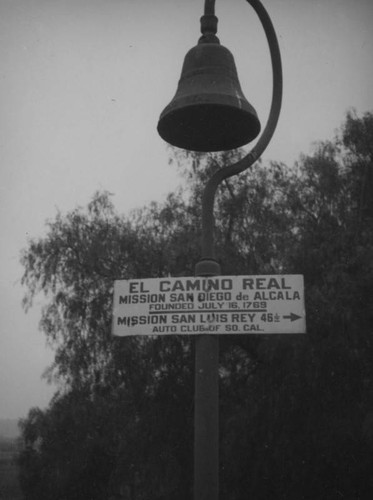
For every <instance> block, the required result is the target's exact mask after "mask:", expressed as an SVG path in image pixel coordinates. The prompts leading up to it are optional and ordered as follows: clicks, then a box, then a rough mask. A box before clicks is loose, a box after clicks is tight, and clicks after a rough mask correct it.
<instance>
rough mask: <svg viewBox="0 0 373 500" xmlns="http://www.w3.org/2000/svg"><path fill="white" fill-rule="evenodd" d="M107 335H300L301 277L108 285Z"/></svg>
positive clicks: (302, 330) (302, 309) (302, 315)
mask: <svg viewBox="0 0 373 500" xmlns="http://www.w3.org/2000/svg"><path fill="white" fill-rule="evenodd" d="M112 330H113V334H114V335H117V336H126V335H167V334H174V335H175V334H179V335H180V334H185V335H193V334H206V333H207V334H229V333H233V334H239V333H240V334H250V333H251V334H261V333H262V334H264V333H305V331H306V321H305V306H304V284H303V276H302V275H262V276H218V277H211V278H204V277H196V278H193V277H190V278H150V279H143V280H117V281H115V283H114V314H113V328H112Z"/></svg>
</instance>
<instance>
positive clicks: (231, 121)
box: [157, 43, 260, 152]
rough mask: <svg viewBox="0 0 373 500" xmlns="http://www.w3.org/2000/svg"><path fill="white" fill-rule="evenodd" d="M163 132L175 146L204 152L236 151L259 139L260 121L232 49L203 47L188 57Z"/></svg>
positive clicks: (162, 118)
mask: <svg viewBox="0 0 373 500" xmlns="http://www.w3.org/2000/svg"><path fill="white" fill-rule="evenodd" d="M157 128H158V132H159V135H160V136H161V137H162V138H163V139H164V140H165V141H166V142H168V143H170V144H172V145H173V146H177V147H179V148H184V149H188V150H192V151H201V152H209V151H225V150H228V149H235V148H238V147H240V146H243V145H244V144H247V143H249V142H250V141H252V140H253V139H255V137H257V135H258V134H259V132H260V122H259V119H258V116H257V114H256V111H255V109H254V108H253V107H252V106H251V104H249V102H248V101H247V100H246V98H245V96H244V95H243V93H242V90H241V86H240V83H239V80H238V75H237V70H236V65H235V62H234V58H233V55H232V53H231V52H230V51H229V50H228V49H227V48H226V47H223V46H222V45H220V44H219V43H199V44H198V45H196V46H195V47H193V48H192V49H191V50H190V51H189V52H188V53H187V55H186V56H185V60H184V64H183V68H182V72H181V77H180V80H179V84H178V88H177V91H176V94H175V97H174V98H173V99H172V101H171V102H170V104H169V105H168V106H167V107H166V108H165V109H164V110H163V112H162V114H161V116H160V119H159V122H158V127H157Z"/></svg>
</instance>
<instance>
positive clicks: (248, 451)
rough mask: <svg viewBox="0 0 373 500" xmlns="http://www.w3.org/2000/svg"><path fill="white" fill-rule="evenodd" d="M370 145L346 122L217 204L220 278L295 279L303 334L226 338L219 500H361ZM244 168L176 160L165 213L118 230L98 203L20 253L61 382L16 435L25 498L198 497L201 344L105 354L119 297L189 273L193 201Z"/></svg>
mask: <svg viewBox="0 0 373 500" xmlns="http://www.w3.org/2000/svg"><path fill="white" fill-rule="evenodd" d="M372 144H373V114H372V113H365V114H364V115H363V116H362V117H358V116H357V115H356V114H355V113H353V112H350V113H349V114H347V116H346V120H345V122H344V124H343V126H342V128H341V129H340V131H339V133H338V134H337V136H336V138H335V139H334V140H333V141H326V142H323V143H320V144H318V145H317V146H316V147H315V150H314V152H313V154H312V155H309V156H304V155H303V156H301V157H300V159H299V161H298V162H297V163H296V164H295V165H294V166H292V167H291V168H289V167H287V166H286V165H283V164H279V163H276V162H272V163H270V164H269V165H264V164H263V163H261V162H257V163H256V164H255V165H254V166H253V168H252V169H251V170H249V171H248V172H246V173H245V174H242V175H241V176H239V177H238V178H233V179H232V180H228V181H226V182H224V183H223V184H222V185H221V186H220V188H219V190H218V193H217V199H216V231H215V235H216V250H217V255H218V258H219V260H220V261H221V265H222V270H223V273H224V274H266V273H290V274H293V273H294V274H295V273H297V274H298V273H301V274H304V276H305V288H306V310H307V329H308V333H307V335H306V336H280V337H276V336H265V335H262V336H252V335H247V336H243V335H230V336H228V335H226V336H221V337H220V351H221V353H220V381H221V383H220V406H221V408H220V426H221V447H220V448H221V457H220V461H221V474H220V483H221V496H222V498H226V499H229V500H242V499H244V498H256V499H268V498H276V499H281V498H284V499H285V498H286V499H288V500H289V499H294V500H295V499H297V500H299V499H302V498H303V499H309V500H311V499H315V498H318V499H322V498H325V499H328V500H329V499H338V498H349V499H353V498H354V499H355V498H356V499H364V498H370V497H371V494H372V492H373V484H372V480H371V470H372V465H373V463H372V462H373V399H372V394H373V392H372V391H373V367H372V362H371V360H372V359H373V358H372V355H373V342H372V326H373V308H372V297H373V228H372V221H373V194H372V193H373V149H372ZM242 154H243V153H242V152H241V151H233V152H224V153H219V154H207V155H204V156H200V155H196V154H182V153H180V152H179V153H177V154H176V153H175V155H174V157H173V160H172V161H173V162H174V163H175V164H176V166H178V167H179V168H180V169H181V170H182V173H183V175H184V178H185V185H184V187H183V189H182V190H181V189H180V191H178V192H176V193H173V194H170V195H169V196H168V198H167V199H166V201H165V202H164V203H161V204H156V203H152V204H150V205H149V206H147V207H145V208H143V209H141V210H137V211H135V212H133V213H131V214H130V215H127V216H122V215H118V214H117V213H116V211H115V209H114V207H113V205H112V203H111V201H110V196H109V194H108V193H97V194H96V195H95V196H94V197H93V200H92V201H91V203H90V204H89V205H88V206H87V208H77V209H75V210H73V211H72V212H70V213H68V214H66V215H62V214H58V215H57V216H56V218H55V220H53V221H50V222H49V223H48V232H47V235H46V236H45V237H42V238H39V239H35V240H32V241H30V243H29V246H28V248H27V249H26V250H25V251H24V252H23V255H22V262H23V265H24V268H25V273H24V277H23V282H24V284H25V285H26V287H27V290H28V292H27V295H26V297H25V306H26V307H29V306H30V305H31V304H32V300H33V298H34V297H35V296H36V295H37V294H39V293H40V292H42V293H44V294H45V297H46V306H45V308H44V310H43V313H42V319H41V328H42V330H43V331H44V333H45V335H46V338H47V340H48V342H49V343H50V344H51V345H52V346H53V348H54V349H55V361H54V363H53V366H52V367H50V369H49V370H48V376H49V377H54V378H55V379H57V380H58V381H59V383H60V390H59V392H58V393H57V394H56V395H55V397H54V399H53V400H52V402H51V404H50V406H49V408H48V409H47V410H46V411H44V412H43V411H41V410H38V409H32V410H30V413H29V416H28V418H27V419H25V420H24V421H23V422H22V432H23V438H24V441H25V443H26V448H25V450H24V451H23V453H22V454H21V457H20V463H21V473H22V474H21V477H22V484H23V485H24V491H25V495H26V496H25V498H26V499H27V500H28V499H29V500H33V499H34V498H38V499H46V500H47V499H52V498H53V499H56V498H57V499H61V500H64V499H67V498H68V499H69V500H74V499H79V500H82V499H87V500H91V499H92V500H94V499H96V498H97V499H98V498H100V499H102V498H110V496H112V497H113V498H126V499H134V498H136V499H144V500H145V499H150V498H152V499H156V498H159V499H161V498H162V499H168V498H169V499H171V498H176V497H177V498H179V499H180V500H183V499H190V498H191V496H192V495H191V491H192V487H191V485H192V468H193V464H192V443H193V428H192V425H193V424H192V420H193V418H192V417H193V376H194V375H193V372H194V366H193V346H194V343H193V338H191V337H188V336H170V337H161V336H160V337H143V338H141V337H127V338H124V339H115V338H112V337H111V335H110V323H111V300H112V297H111V295H112V284H113V281H114V279H118V278H123V279H129V278H143V277H161V276H168V275H173V276H180V275H193V268H194V264H195V263H196V262H197V261H198V255H199V238H200V218H201V206H200V199H201V194H202V190H203V186H204V185H205V182H206V179H207V178H209V176H210V175H211V173H212V172H213V171H214V170H215V169H217V168H220V167H221V165H223V164H224V163H232V162H233V161H235V159H238V158H239V157H240V155H242ZM185 163H188V164H189V167H188V168H187V169H186V168H184V165H185Z"/></svg>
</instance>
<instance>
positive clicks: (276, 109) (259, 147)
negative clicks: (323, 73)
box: [202, 0, 282, 258]
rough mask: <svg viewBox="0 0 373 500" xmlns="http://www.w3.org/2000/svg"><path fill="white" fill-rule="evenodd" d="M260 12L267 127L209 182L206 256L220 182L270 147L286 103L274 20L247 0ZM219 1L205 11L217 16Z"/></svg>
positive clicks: (205, 200) (205, 215)
mask: <svg viewBox="0 0 373 500" xmlns="http://www.w3.org/2000/svg"><path fill="white" fill-rule="evenodd" d="M246 1H247V2H248V3H249V4H250V5H251V6H252V7H253V9H254V10H255V12H256V13H257V15H258V17H259V19H260V21H261V23H262V26H263V29H264V32H265V35H266V37H267V42H268V46H269V50H270V56H271V63H272V82H273V83H272V103H271V108H270V112H269V116H268V119H267V123H266V126H265V128H264V130H263V132H262V134H261V136H260V137H259V139H258V142H257V143H256V145H255V146H254V147H253V148H252V149H251V151H250V152H249V153H247V154H246V156H244V157H243V158H242V159H241V160H240V161H238V162H237V163H234V164H232V165H228V166H225V167H223V168H221V169H220V170H218V171H217V172H216V173H215V174H214V175H213V176H212V177H211V178H210V179H209V181H208V183H207V185H206V187H205V190H204V194H203V198H202V258H209V257H211V255H213V254H214V248H213V241H214V238H213V230H214V215H213V210H214V199H215V193H216V190H217V188H218V186H219V184H220V183H221V182H222V181H223V180H225V179H227V178H229V177H232V176H234V175H238V174H240V173H242V172H244V171H245V170H247V169H248V168H250V167H251V166H252V165H253V164H254V163H255V162H256V161H257V160H258V159H259V157H260V156H261V154H262V153H263V151H264V150H265V149H266V147H267V146H268V144H269V142H270V140H271V138H272V136H273V134H274V131H275V129H276V126H277V122H278V118H279V115H280V110H281V103H282V63H281V54H280V48H279V45H278V41H277V36H276V32H275V30H274V27H273V24H272V21H271V19H270V17H269V15H268V13H267V11H266V9H265V8H264V7H263V5H262V4H261V2H260V1H259V0H246ZM214 6H215V0H205V14H208V15H214V11H215V9H214Z"/></svg>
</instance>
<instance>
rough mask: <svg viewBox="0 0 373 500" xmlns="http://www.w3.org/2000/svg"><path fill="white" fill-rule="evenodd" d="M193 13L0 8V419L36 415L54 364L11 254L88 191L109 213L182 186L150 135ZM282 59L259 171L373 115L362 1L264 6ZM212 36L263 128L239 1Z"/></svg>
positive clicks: (191, 8) (365, 0) (183, 6)
mask: <svg viewBox="0 0 373 500" xmlns="http://www.w3.org/2000/svg"><path fill="white" fill-rule="evenodd" d="M203 3H204V2H203V0H0V99H1V115H0V154H1V157H0V158H1V164H0V165H1V167H0V169H1V170H0V175H1V182H0V189H1V199H0V230H1V246H0V305H1V315H0V418H18V417H23V416H25V415H26V414H27V411H28V409H29V408H30V407H31V406H40V407H45V406H46V404H47V403H48V400H49V398H50V397H51V395H52V393H53V390H54V389H53V388H51V387H48V386H47V385H46V383H45V382H44V381H41V379H40V377H41V374H42V372H43V371H44V369H45V368H46V366H47V365H48V364H49V363H50V361H51V359H52V355H53V353H52V352H50V351H48V350H47V349H46V347H45V339H44V337H43V334H42V333H41V332H40V331H39V330H38V319H39V317H40V308H39V306H40V303H41V300H40V301H39V303H38V302H37V303H36V305H35V307H34V308H33V309H32V310H31V311H30V312H29V313H27V314H25V313H24V312H23V310H22V308H21V300H22V296H23V294H24V290H23V289H22V287H21V285H20V278H21V276H22V268H21V266H20V264H19V254H20V250H21V249H22V248H25V247H26V245H27V239H28V238H29V237H37V236H41V235H42V234H44V233H45V221H46V219H53V218H54V217H55V215H56V213H57V210H61V211H63V212H65V211H67V210H71V209H73V208H74V207H76V206H77V205H86V204H87V202H88V201H89V200H90V198H91V197H92V195H93V193H94V192H95V191H96V190H103V189H105V190H108V191H110V192H111V193H113V194H114V196H113V202H114V204H115V206H116V207H117V209H118V210H119V211H120V212H126V211H128V210H130V209H131V208H135V207H138V206H142V205H144V204H146V203H148V202H149V201H151V200H162V199H163V198H164V196H165V194H166V193H168V192H169V191H171V190H172V189H174V188H175V186H176V185H177V183H178V182H179V180H178V178H177V176H176V173H175V172H174V170H173V169H172V167H171V166H169V165H168V155H169V153H168V151H167V148H166V145H165V143H164V142H163V141H162V139H160V137H159V136H158V135H157V132H156V125H157V121H158V116H159V113H160V112H161V111H162V109H163V108H164V107H165V105H166V104H168V102H169V101H170V100H171V98H172V97H173V95H174V92H175V90H176V84H177V80H178V78H179V76H180V70H181V65H182V61H183V58H184V56H185V53H186V52H187V50H189V49H190V48H191V47H192V46H193V45H195V44H196V42H197V40H198V37H199V35H200V34H199V18H200V16H201V15H202V13H203ZM263 4H264V5H265V7H266V8H267V10H268V12H269V14H270V16H271V18H272V21H273V24H274V26H275V29H276V31H277V34H278V38H279V43H280V49H281V53H282V58H283V70H284V101H283V109H282V113H281V117H280V122H279V125H278V128H277V130H276V133H275V136H274V138H273V139H272V142H271V143H270V145H269V147H268V148H267V150H266V152H265V154H264V159H267V160H269V159H272V160H279V161H283V162H285V163H287V164H293V163H294V161H295V160H296V159H297V158H298V156H299V154H300V153H302V152H303V153H309V152H310V151H311V144H312V143H313V142H314V141H317V140H324V139H332V138H333V136H334V133H335V129H337V128H338V127H339V126H340V125H341V123H342V121H343V118H344V116H345V113H346V111H347V110H348V109H349V108H351V107H354V108H356V110H357V112H358V113H359V114H361V113H363V112H365V111H368V110H372V108H373V70H372V68H373V64H372V63H373V60H372V59H373V35H372V24H373V3H372V2H371V0H263ZM216 14H217V16H218V18H219V31H218V35H219V38H220V40H221V43H222V44H223V45H225V46H227V47H228V48H229V49H230V50H231V51H232V53H233V54H234V56H235V60H236V64H237V69H238V73H239V77H240V81H241V86H242V88H243V90H244V93H245V95H246V97H247V98H248V100H249V101H250V102H251V103H252V104H253V105H254V107H255V108H256V110H257V112H258V115H259V117H260V119H261V121H262V124H263V125H264V123H265V121H266V118H267V115H268V109H269V104H270V96H271V73H270V60H269V55H268V48H267V45H266V41H265V37H264V34H263V31H262V28H261V25H260V23H259V21H258V19H257V17H256V15H255V12H254V11H253V10H252V9H251V7H250V6H249V5H248V4H247V2H245V1H244V0H217V1H216Z"/></svg>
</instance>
